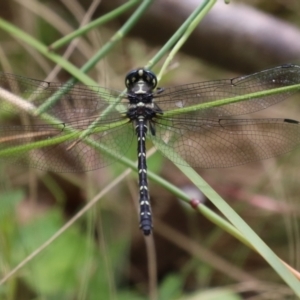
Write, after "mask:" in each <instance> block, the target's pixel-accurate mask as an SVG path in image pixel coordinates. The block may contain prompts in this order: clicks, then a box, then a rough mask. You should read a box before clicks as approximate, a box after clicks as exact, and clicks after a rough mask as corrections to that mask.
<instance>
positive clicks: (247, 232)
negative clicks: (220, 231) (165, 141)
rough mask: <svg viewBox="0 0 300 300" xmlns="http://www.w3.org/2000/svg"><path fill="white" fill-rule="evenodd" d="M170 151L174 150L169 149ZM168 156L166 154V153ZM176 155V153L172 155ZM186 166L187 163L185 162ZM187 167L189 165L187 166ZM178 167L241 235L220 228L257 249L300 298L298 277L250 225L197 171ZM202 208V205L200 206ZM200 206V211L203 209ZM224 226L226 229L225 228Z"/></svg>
mask: <svg viewBox="0 0 300 300" xmlns="http://www.w3.org/2000/svg"><path fill="white" fill-rule="evenodd" d="M169 151H172V149H168V154H170V152H169ZM165 154H166V153H165ZM172 155H174V153H172ZM184 163H185V164H186V162H184ZM186 165H187V164H186ZM176 166H177V167H178V168H179V169H180V170H181V172H183V173H184V174H185V175H186V176H187V177H188V178H189V179H190V180H191V181H192V182H193V183H194V184H195V185H196V186H197V187H198V188H199V189H200V190H201V191H202V193H203V194H204V195H205V196H206V197H207V198H208V199H209V200H210V201H211V202H212V203H213V204H214V205H215V206H216V207H217V208H218V209H219V211H221V212H222V214H224V216H225V217H226V218H227V219H228V220H230V222H231V223H232V224H233V225H234V226H235V228H236V229H237V230H238V231H239V233H240V234H237V232H234V231H233V230H231V229H230V227H228V226H224V224H225V222H221V223H220V226H222V228H224V230H226V231H227V230H228V229H229V230H230V231H229V232H230V233H231V234H233V235H234V236H235V237H237V238H238V239H239V240H240V241H242V242H243V243H245V244H246V245H249V244H250V245H251V248H253V249H255V250H256V251H257V252H258V253H259V254H260V255H261V256H262V257H263V258H264V259H265V260H266V261H267V262H268V263H269V265H270V266H272V268H273V269H274V270H275V271H276V272H277V274H278V275H279V276H280V277H281V278H282V279H283V280H284V281H285V282H286V283H287V284H288V285H289V286H290V288H291V289H292V290H293V291H294V292H295V294H296V295H298V297H300V284H299V281H298V280H297V279H296V277H295V276H294V275H293V274H292V273H291V272H290V271H289V270H288V269H287V267H286V266H285V265H284V264H283V263H282V262H281V261H280V259H279V258H278V256H277V255H276V254H275V253H274V252H273V251H272V250H271V249H270V248H269V247H268V246H267V245H266V244H265V242H264V241H263V240H261V238H260V237H259V236H258V235H257V234H256V233H255V232H254V231H253V230H252V229H251V228H250V227H249V225H248V224H247V223H246V222H245V221H244V220H243V219H242V218H241V217H240V216H239V215H238V214H237V213H236V212H235V211H234V210H233V209H232V208H231V207H230V206H229V205H228V204H227V202H226V201H225V200H223V199H222V198H221V197H220V195H218V194H217V192H216V191H214V190H213V189H212V188H211V187H210V186H209V185H208V184H207V183H206V182H205V180H203V178H201V177H200V176H199V175H198V174H197V173H196V172H195V170H193V169H192V168H191V167H187V166H181V165H178V164H176ZM200 206H201V205H200ZM200 206H199V208H198V209H199V210H200V209H201V210H202V209H203V208H201V207H200ZM223 226H224V227H223Z"/></svg>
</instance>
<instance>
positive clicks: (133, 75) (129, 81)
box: [125, 69, 157, 89]
mask: <svg viewBox="0 0 300 300" xmlns="http://www.w3.org/2000/svg"><path fill="white" fill-rule="evenodd" d="M140 80H142V81H144V82H146V83H147V84H148V85H149V86H150V87H151V89H154V88H155V87H156V85H157V78H156V76H155V74H154V73H153V72H152V71H149V70H146V69H136V70H132V71H131V72H129V73H128V74H127V75H126V78H125V85H126V87H127V89H130V88H132V86H133V85H134V84H135V83H136V82H138V81H140Z"/></svg>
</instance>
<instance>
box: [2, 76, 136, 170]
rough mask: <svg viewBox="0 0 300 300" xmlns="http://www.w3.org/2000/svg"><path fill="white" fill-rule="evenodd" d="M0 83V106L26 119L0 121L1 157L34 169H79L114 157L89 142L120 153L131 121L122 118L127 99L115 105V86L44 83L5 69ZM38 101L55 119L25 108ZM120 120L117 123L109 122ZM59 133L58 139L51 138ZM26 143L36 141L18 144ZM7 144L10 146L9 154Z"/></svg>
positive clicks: (94, 166) (128, 139)
mask: <svg viewBox="0 0 300 300" xmlns="http://www.w3.org/2000/svg"><path fill="white" fill-rule="evenodd" d="M0 86H1V88H0V100H1V101H0V112H2V113H3V112H9V113H13V114H15V115H16V116H18V117H19V116H21V120H22V124H26V125H11V126H9V125H5V126H0V158H1V153H2V158H3V159H9V160H13V161H16V162H18V163H22V164H26V165H29V166H32V167H35V168H39V169H47V170H52V171H55V172H80V171H87V170H93V169H97V168H101V167H104V166H106V165H108V164H110V163H112V162H113V161H114V160H115V159H116V158H114V157H112V156H110V155H108V154H105V152H102V154H101V155H99V152H98V151H97V150H95V147H94V146H93V145H92V144H93V143H95V142H96V143H100V144H101V145H102V146H103V147H105V148H106V149H110V151H111V152H114V151H115V152H116V153H120V154H119V156H122V155H124V154H125V153H126V151H127V150H128V148H129V147H130V144H131V142H132V138H133V136H134V130H133V129H132V126H131V124H124V122H125V119H126V117H125V116H124V115H123V114H122V113H124V112H125V111H126V108H127V104H126V103H122V102H121V103H120V104H118V105H115V103H116V98H117V97H118V96H119V95H120V94H121V93H120V92H119V91H114V90H110V89H103V88H101V87H91V86H83V85H78V84H76V85H65V84H63V83H49V82H45V81H39V80H34V79H29V78H25V77H21V76H16V75H13V74H6V73H0ZM54 98H57V101H56V100H55V99H54ZM23 99H26V100H27V101H24V100H23ZM123 101H124V100H123ZM45 103H48V105H46V106H45ZM40 105H44V106H45V111H46V112H47V113H48V114H49V115H51V116H52V117H55V118H56V119H57V120H58V121H57V123H56V124H52V125H49V124H47V123H46V122H44V121H43V120H42V119H39V118H37V117H32V116H31V115H30V114H29V113H28V111H27V110H28V108H30V109H31V106H33V107H35V108H38V107H40ZM99 116H100V117H99ZM122 120H123V121H124V122H123V125H122V126H121V125H120V126H116V125H114V124H115V123H116V122H119V121H122ZM15 122H20V121H15V120H14V123H15ZM17 124H18V123H17ZM90 126H91V127H92V129H91V131H90V133H89V134H88V135H87V136H84V137H79V135H78V134H77V135H76V133H74V134H73V135H72V134H70V133H72V132H78V131H79V132H84V131H85V130H86V129H87V128H89V127H90ZM64 137H67V138H66V139H64ZM60 138H61V142H58V143H54V141H58V140H59V139H60ZM52 142H53V144H52ZM27 144H32V145H35V144H39V147H38V148H36V147H35V148H34V147H33V148H32V149H31V148H26V149H27V150H26V151H25V150H24V149H25V148H23V150H20V148H18V147H21V146H23V145H27ZM11 148H14V149H15V151H11V152H10V153H9V154H8V152H7V150H8V149H11Z"/></svg>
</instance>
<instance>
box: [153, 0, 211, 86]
mask: <svg viewBox="0 0 300 300" xmlns="http://www.w3.org/2000/svg"><path fill="white" fill-rule="evenodd" d="M216 2H217V0H208V1H206V2H205V1H204V2H203V3H202V4H201V5H200V6H199V13H198V14H197V15H196V16H194V17H193V18H191V23H187V25H188V27H187V28H186V30H185V31H184V33H183V35H182V37H181V38H180V39H179V41H178V42H177V43H176V45H175V46H174V47H173V48H172V50H171V52H170V54H169V55H168V57H167V59H166V60H165V62H164V64H163V66H162V68H161V70H160V72H159V74H158V76H157V79H158V81H159V80H160V78H161V77H162V75H163V74H164V72H165V69H166V68H167V66H168V65H169V64H170V63H171V61H172V60H173V58H174V56H175V55H176V53H177V52H178V51H179V49H180V48H181V47H182V46H183V45H184V43H185V42H186V40H187V39H188V38H189V36H190V35H191V34H192V32H193V31H194V30H195V28H196V27H197V26H198V24H199V23H200V22H201V21H202V19H203V18H204V17H205V16H206V15H207V13H208V12H209V11H210V9H211V8H212V7H213V6H214V5H215V3H216ZM195 11H197V10H195Z"/></svg>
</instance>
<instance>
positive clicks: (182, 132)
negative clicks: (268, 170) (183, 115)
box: [150, 117, 300, 168]
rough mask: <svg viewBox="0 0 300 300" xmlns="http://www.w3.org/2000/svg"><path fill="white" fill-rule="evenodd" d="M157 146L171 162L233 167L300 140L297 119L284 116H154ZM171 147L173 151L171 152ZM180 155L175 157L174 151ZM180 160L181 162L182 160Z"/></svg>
mask: <svg viewBox="0 0 300 300" xmlns="http://www.w3.org/2000/svg"><path fill="white" fill-rule="evenodd" d="M155 128H156V136H150V137H151V139H152V140H153V143H154V144H155V145H156V146H157V148H158V149H161V150H164V151H163V152H165V153H167V157H168V158H169V159H171V160H172V161H173V162H175V163H178V164H182V161H181V158H183V159H184V160H185V161H186V162H187V164H190V165H191V166H193V167H199V168H222V167H233V166H236V165H241V164H245V163H248V162H252V161H257V160H261V159H266V158H270V157H274V156H277V155H280V154H283V153H286V152H288V151H290V150H292V149H293V148H295V147H296V146H298V145H299V144H300V125H299V122H297V121H294V120H288V119H253V120H251V119H247V120H244V119H203V120H199V119H194V120H193V119H190V121H189V122H187V120H185V119H180V118H179V117H178V118H176V119H170V120H166V119H157V120H156V123H155ZM173 150H174V152H173ZM177 154H178V155H179V156H180V157H181V158H180V157H179V156H178V155H177ZM183 164H184V163H183Z"/></svg>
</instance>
